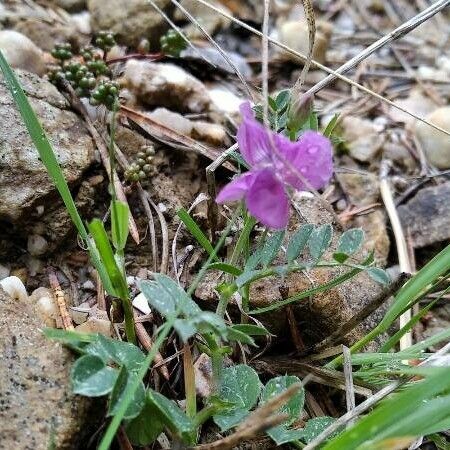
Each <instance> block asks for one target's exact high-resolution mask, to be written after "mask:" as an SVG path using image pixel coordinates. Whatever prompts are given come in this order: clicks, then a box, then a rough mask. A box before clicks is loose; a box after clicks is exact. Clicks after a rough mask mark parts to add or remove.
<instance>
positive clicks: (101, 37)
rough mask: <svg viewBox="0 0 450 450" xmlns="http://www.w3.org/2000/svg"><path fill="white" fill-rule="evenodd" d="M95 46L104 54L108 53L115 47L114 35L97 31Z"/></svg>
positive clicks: (109, 32)
mask: <svg viewBox="0 0 450 450" xmlns="http://www.w3.org/2000/svg"><path fill="white" fill-rule="evenodd" d="M95 45H96V46H97V47H98V48H101V49H102V50H103V51H104V52H105V53H107V52H109V51H110V50H111V49H112V48H113V47H114V46H115V45H116V39H115V38H114V34H113V33H111V31H99V32H98V34H97V36H96V38H95Z"/></svg>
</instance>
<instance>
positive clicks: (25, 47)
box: [0, 30, 46, 75]
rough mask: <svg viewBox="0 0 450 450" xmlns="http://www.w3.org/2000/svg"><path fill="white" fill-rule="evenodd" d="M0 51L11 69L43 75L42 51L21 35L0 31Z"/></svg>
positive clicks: (14, 32)
mask: <svg viewBox="0 0 450 450" xmlns="http://www.w3.org/2000/svg"><path fill="white" fill-rule="evenodd" d="M0 50H1V51H2V52H3V55H4V56H5V58H6V60H7V61H8V63H9V64H10V66H11V67H13V68H15V69H24V70H27V71H28V72H34V73H36V74H38V75H43V74H44V73H45V71H46V68H45V62H44V57H43V53H42V51H41V50H40V49H39V48H38V47H37V46H36V45H35V44H34V42H33V41H32V40H31V39H29V38H28V37H26V36H24V35H23V34H22V33H18V32H17V31H13V30H2V31H0Z"/></svg>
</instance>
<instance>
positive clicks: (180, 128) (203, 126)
mask: <svg viewBox="0 0 450 450" xmlns="http://www.w3.org/2000/svg"><path fill="white" fill-rule="evenodd" d="M148 116H149V117H151V118H152V119H153V120H154V121H155V122H158V123H160V124H161V125H164V126H165V127H168V128H170V129H172V130H174V131H176V132H178V133H180V134H184V135H186V136H190V137H192V138H194V139H199V140H201V141H204V142H207V143H209V144H212V145H216V146H217V145H222V144H225V143H226V141H227V133H226V130H225V128H224V127H223V126H222V125H218V124H215V123H209V122H204V121H196V120H190V119H187V118H186V117H183V116H182V115H181V114H179V113H176V112H173V111H170V110H168V109H166V108H157V109H155V110H154V111H152V112H151V113H150V114H148Z"/></svg>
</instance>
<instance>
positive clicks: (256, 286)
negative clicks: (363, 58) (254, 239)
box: [195, 197, 383, 345]
mask: <svg viewBox="0 0 450 450" xmlns="http://www.w3.org/2000/svg"><path fill="white" fill-rule="evenodd" d="M296 203H297V208H298V209H299V211H300V212H301V215H302V217H303V218H304V219H305V222H306V223H313V224H317V225H318V224H325V223H331V222H332V221H333V218H332V216H331V215H330V214H329V212H328V211H327V210H325V209H324V208H323V206H322V205H321V204H319V203H318V202H317V200H316V199H315V198H307V197H302V198H301V199H300V200H296ZM299 225H300V223H298V220H297V216H293V217H292V219H291V224H290V226H289V232H290V233H292V232H294V231H295V230H296V229H297V228H298V226H299ZM340 235H341V232H339V231H338V230H335V231H334V238H333V244H332V248H331V250H329V251H328V252H327V255H328V256H326V258H328V257H330V255H331V251H332V250H333V248H335V246H336V243H337V240H338V239H339V236H340ZM364 254H367V251H363V252H362V253H361V256H364ZM277 263H280V264H281V259H280V260H279V261H275V262H274V264H275V265H276V264H277ZM339 273H340V272H339V269H337V270H336V269H332V270H330V269H325V270H322V269H312V270H310V271H308V274H307V275H306V274H304V273H300V272H297V273H291V274H288V275H286V276H285V277H284V278H283V279H282V278H280V277H276V276H274V277H269V278H265V279H262V280H260V281H257V282H255V283H253V284H252V285H251V288H250V307H251V309H253V308H261V307H265V306H269V305H273V304H275V303H277V302H278V301H280V300H281V295H280V291H279V288H280V287H282V286H283V287H285V288H287V289H288V295H289V296H292V295H295V294H298V293H300V292H303V291H306V290H308V289H311V288H312V287H313V286H318V285H320V284H324V283H327V282H329V281H331V280H332V279H334V278H335V277H336V276H338V274H339ZM220 282H221V281H220V280H218V279H217V273H216V272H209V273H208V274H207V277H206V278H205V280H204V281H203V282H202V283H201V284H200V285H199V287H198V288H197V290H196V293H195V295H196V296H197V297H198V298H199V299H200V300H203V301H206V302H208V303H209V304H210V305H211V303H212V302H214V303H216V302H217V299H218V297H217V295H216V294H215V286H216V285H217V284H219V283H220ZM381 289H382V288H381V286H380V285H378V284H376V283H375V282H374V281H372V280H371V279H370V278H369V277H368V276H367V275H366V274H359V275H358V276H356V277H354V278H352V279H351V280H349V281H347V282H345V283H343V284H341V285H339V286H337V287H336V288H333V289H331V290H329V291H326V292H323V293H319V294H316V295H314V296H312V297H311V298H305V299H303V300H300V301H298V302H297V303H293V304H292V307H293V310H294V314H295V317H296V319H297V324H298V327H299V329H300V332H301V335H302V338H303V339H304V342H305V344H306V345H310V344H313V343H316V342H318V341H320V340H321V339H323V338H325V337H326V336H329V334H330V333H332V332H333V331H335V330H336V329H337V328H338V327H339V325H341V324H342V323H343V322H345V321H347V320H348V319H350V318H351V317H353V316H354V314H355V313H356V312H357V311H359V310H360V309H362V308H363V307H364V306H365V305H367V304H368V303H369V302H370V301H371V299H373V298H374V296H376V295H377V294H378V293H379V292H380V291H381ZM382 314H383V308H381V309H380V310H377V311H376V312H375V313H374V314H372V315H371V316H370V317H369V318H368V319H366V321H364V323H363V324H362V325H360V326H358V327H357V328H356V329H355V330H354V331H353V332H352V333H350V334H349V335H347V336H346V338H345V342H346V343H347V344H348V343H351V342H354V341H355V340H356V339H359V338H362V337H363V336H364V335H365V334H366V333H367V330H368V329H369V328H370V327H372V326H374V324H376V322H377V320H378V319H379V318H380V317H381V316H382ZM257 318H258V320H261V321H262V323H263V324H264V325H265V326H266V327H267V329H268V330H269V331H270V332H271V333H273V334H276V335H277V336H278V337H279V338H280V337H284V338H287V339H288V340H289V339H291V338H290V336H287V334H288V333H289V332H288V330H289V325H288V323H287V318H286V313H285V311H284V309H279V310H273V311H270V312H269V313H266V314H261V315H258V316H257Z"/></svg>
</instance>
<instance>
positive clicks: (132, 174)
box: [125, 146, 155, 182]
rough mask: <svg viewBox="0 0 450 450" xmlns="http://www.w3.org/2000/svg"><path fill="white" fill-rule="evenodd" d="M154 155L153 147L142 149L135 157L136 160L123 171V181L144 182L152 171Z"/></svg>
mask: <svg viewBox="0 0 450 450" xmlns="http://www.w3.org/2000/svg"><path fill="white" fill-rule="evenodd" d="M154 155H155V149H154V147H153V146H148V147H144V148H142V149H141V151H140V152H139V153H138V154H137V155H136V159H135V160H134V161H133V162H132V163H131V164H130V166H129V167H128V168H127V170H126V171H125V179H126V180H127V181H129V182H137V181H144V180H146V179H147V178H148V177H149V175H150V174H151V172H152V170H153V166H152V162H153V156H154Z"/></svg>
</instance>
